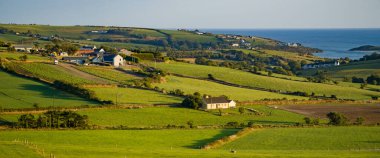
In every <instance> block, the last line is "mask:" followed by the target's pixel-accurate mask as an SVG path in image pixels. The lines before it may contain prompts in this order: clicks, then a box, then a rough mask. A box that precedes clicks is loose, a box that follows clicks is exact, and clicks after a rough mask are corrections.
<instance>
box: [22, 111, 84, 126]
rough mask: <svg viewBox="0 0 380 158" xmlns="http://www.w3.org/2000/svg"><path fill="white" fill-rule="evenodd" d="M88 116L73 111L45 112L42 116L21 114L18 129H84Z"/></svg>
mask: <svg viewBox="0 0 380 158" xmlns="http://www.w3.org/2000/svg"><path fill="white" fill-rule="evenodd" d="M88 120H89V119H88V116H87V115H80V114H78V113H75V112H73V111H47V112H45V113H43V114H42V115H38V116H35V115H32V114H23V115H21V116H20V117H19V118H18V121H17V123H16V126H17V127H19V128H86V127H87V126H88Z"/></svg>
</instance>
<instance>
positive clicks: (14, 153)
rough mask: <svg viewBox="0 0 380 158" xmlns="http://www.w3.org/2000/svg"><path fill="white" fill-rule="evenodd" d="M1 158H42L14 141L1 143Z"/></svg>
mask: <svg viewBox="0 0 380 158" xmlns="http://www.w3.org/2000/svg"><path fill="white" fill-rule="evenodd" d="M0 157H1V158H9V157H14V158H23V157H28V158H41V155H39V154H38V153H37V152H35V151H34V150H33V149H30V148H29V147H27V146H24V145H22V144H20V143H15V142H12V141H0Z"/></svg>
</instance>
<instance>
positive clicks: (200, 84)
mask: <svg viewBox="0 0 380 158" xmlns="http://www.w3.org/2000/svg"><path fill="white" fill-rule="evenodd" d="M154 86H158V87H160V88H164V89H166V90H169V91H170V90H176V89H180V90H182V91H184V92H185V93H186V94H193V93H194V92H199V93H201V94H208V95H212V96H220V95H226V96H228V97H229V98H231V99H233V100H238V101H253V100H261V99H265V98H270V99H282V98H287V99H307V98H304V97H298V96H291V95H283V94H278V93H272V92H266V91H259V90H253V89H246V88H238V87H232V86H227V85H223V84H218V83H214V82H210V81H204V80H197V79H191V78H183V77H176V76H168V77H167V78H166V82H164V83H160V84H155V85H154Z"/></svg>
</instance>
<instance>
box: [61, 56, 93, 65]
mask: <svg viewBox="0 0 380 158" xmlns="http://www.w3.org/2000/svg"><path fill="white" fill-rule="evenodd" d="M62 60H63V61H67V62H71V63H75V64H81V65H82V64H84V63H86V61H87V60H88V58H87V57H63V58H62Z"/></svg>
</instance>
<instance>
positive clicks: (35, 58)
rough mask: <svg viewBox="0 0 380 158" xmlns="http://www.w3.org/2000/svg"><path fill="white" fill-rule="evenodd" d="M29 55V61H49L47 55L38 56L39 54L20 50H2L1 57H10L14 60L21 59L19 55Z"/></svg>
mask: <svg viewBox="0 0 380 158" xmlns="http://www.w3.org/2000/svg"><path fill="white" fill-rule="evenodd" d="M23 55H27V57H28V59H27V61H49V59H48V58H47V57H42V56H37V55H31V54H27V53H18V52H13V53H11V52H0V58H4V59H5V58H8V59H12V60H13V59H14V60H20V59H19V57H20V56H23Z"/></svg>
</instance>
